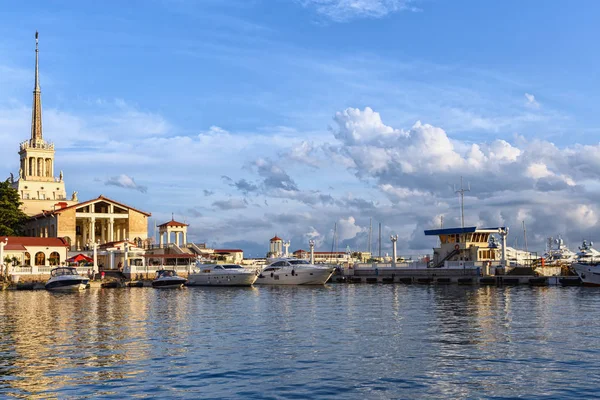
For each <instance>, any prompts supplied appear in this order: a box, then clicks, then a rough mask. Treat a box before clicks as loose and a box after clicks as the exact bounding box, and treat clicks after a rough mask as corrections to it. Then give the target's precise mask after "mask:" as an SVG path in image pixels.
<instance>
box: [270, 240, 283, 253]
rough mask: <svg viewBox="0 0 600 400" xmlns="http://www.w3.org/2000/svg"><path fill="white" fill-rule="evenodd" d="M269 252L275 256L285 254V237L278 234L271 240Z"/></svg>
mask: <svg viewBox="0 0 600 400" xmlns="http://www.w3.org/2000/svg"><path fill="white" fill-rule="evenodd" d="M269 254H270V255H272V256H274V257H281V256H282V255H283V239H281V238H280V237H279V236H277V235H275V236H274V237H272V238H271V240H269Z"/></svg>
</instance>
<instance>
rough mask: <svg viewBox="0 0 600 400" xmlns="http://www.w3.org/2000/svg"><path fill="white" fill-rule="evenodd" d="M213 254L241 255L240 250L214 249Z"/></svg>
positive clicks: (241, 251)
mask: <svg viewBox="0 0 600 400" xmlns="http://www.w3.org/2000/svg"><path fill="white" fill-rule="evenodd" d="M214 251H215V253H243V252H244V250H242V249H215V250H214Z"/></svg>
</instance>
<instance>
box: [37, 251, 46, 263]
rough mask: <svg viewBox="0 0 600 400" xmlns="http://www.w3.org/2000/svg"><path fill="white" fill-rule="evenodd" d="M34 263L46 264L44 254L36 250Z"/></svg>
mask: <svg viewBox="0 0 600 400" xmlns="http://www.w3.org/2000/svg"><path fill="white" fill-rule="evenodd" d="M35 265H46V255H45V254H44V253H42V252H41V251H38V252H37V253H36V255H35Z"/></svg>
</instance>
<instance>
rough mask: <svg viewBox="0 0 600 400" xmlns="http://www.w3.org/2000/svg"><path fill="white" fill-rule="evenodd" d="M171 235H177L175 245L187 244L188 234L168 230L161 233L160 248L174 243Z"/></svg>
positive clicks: (181, 231)
mask: <svg viewBox="0 0 600 400" xmlns="http://www.w3.org/2000/svg"><path fill="white" fill-rule="evenodd" d="M171 233H173V234H174V235H175V244H176V245H177V246H179V245H180V244H183V245H185V244H186V243H187V232H186V231H184V230H170V229H169V230H168V231H162V232H159V236H158V238H159V243H160V246H161V247H162V246H164V245H165V244H170V243H173V242H171Z"/></svg>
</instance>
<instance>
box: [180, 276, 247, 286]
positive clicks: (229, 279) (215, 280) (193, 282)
mask: <svg viewBox="0 0 600 400" xmlns="http://www.w3.org/2000/svg"><path fill="white" fill-rule="evenodd" d="M256 279H257V276H256V274H254V273H252V274H213V273H200V274H190V275H189V276H188V283H187V285H188V286H251V285H252V284H253V283H254V282H255V281H256Z"/></svg>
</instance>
